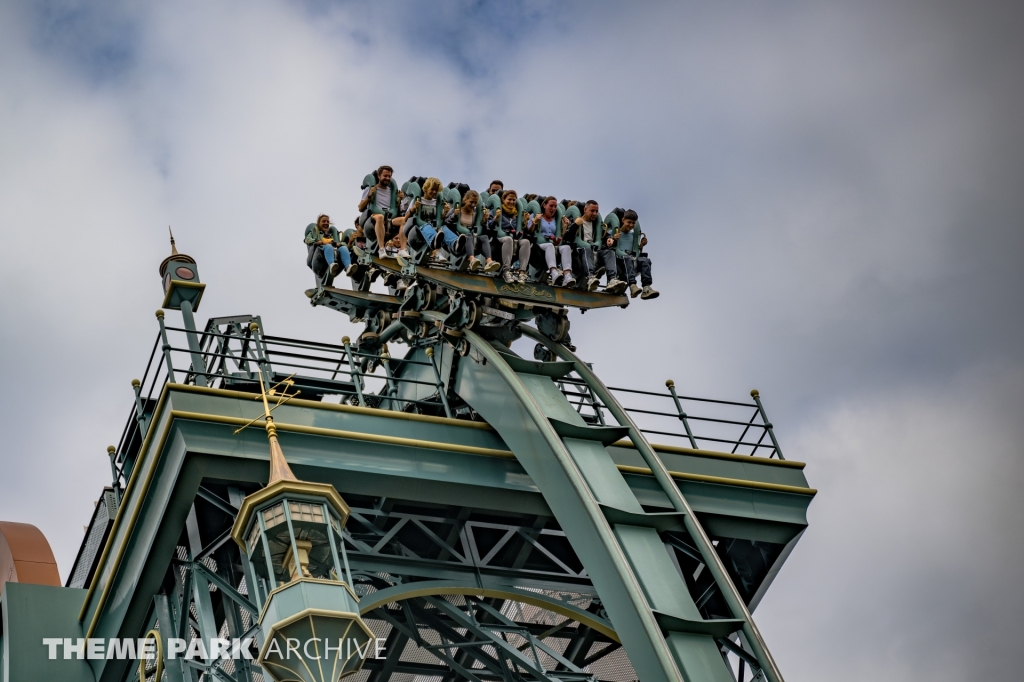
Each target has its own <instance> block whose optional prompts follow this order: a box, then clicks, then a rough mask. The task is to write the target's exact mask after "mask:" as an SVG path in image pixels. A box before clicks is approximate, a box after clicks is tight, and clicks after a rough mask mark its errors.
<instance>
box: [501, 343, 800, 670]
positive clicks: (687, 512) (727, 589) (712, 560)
mask: <svg viewBox="0 0 1024 682" xmlns="http://www.w3.org/2000/svg"><path fill="white" fill-rule="evenodd" d="M519 328H520V329H521V330H522V331H523V333H524V334H526V335H527V336H529V337H531V338H533V339H534V340H536V341H539V342H540V343H542V344H544V346H546V347H547V348H548V350H550V351H551V352H553V353H554V354H555V355H557V356H558V357H560V358H562V359H563V360H568V361H570V362H573V363H575V367H576V373H577V374H579V375H580V377H582V378H583V379H584V380H585V381H586V382H587V383H588V385H589V386H590V389H591V390H592V391H594V392H595V393H596V394H597V396H598V397H599V398H601V400H602V401H603V402H604V403H605V405H606V406H607V409H608V411H609V412H611V413H612V416H614V417H615V419H616V420H617V421H618V422H619V424H621V425H623V426H627V427H629V435H630V439H631V440H632V441H633V444H634V445H636V449H637V451H638V452H639V453H640V455H641V456H642V457H643V458H644V461H645V462H646V463H647V466H649V467H650V468H651V471H652V473H653V474H654V477H655V478H656V479H657V480H658V483H660V484H661V487H662V490H663V491H664V492H665V494H666V495H668V499H669V501H670V502H671V503H672V506H673V507H674V508H675V510H676V511H678V512H681V513H682V514H683V524H684V525H685V527H686V530H687V531H688V532H689V534H690V537H691V538H692V539H693V540H694V542H695V543H696V544H697V548H698V549H699V550H700V554H701V557H703V559H704V563H705V564H706V565H707V567H708V569H709V570H710V571H711V574H712V576H713V577H714V578H715V582H716V583H718V586H719V591H720V593H721V594H722V596H723V597H724V598H725V601H726V603H727V604H728V605H729V608H730V610H731V611H732V612H733V614H736V615H738V616H739V617H740V618H741V619H742V620H743V634H744V635H745V636H746V639H747V642H748V643H749V644H750V648H751V649H752V650H753V653H754V656H755V657H756V658H757V661H758V664H759V665H760V666H761V670H762V672H763V673H764V675H765V677H766V678H767V680H768V682H783V677H782V673H781V671H779V668H778V665H776V663H775V659H774V658H773V657H772V655H771V652H770V651H769V650H768V646H767V644H765V641H764V638H763V637H762V636H761V632H760V630H758V629H757V625H756V624H755V623H754V618H753V616H751V614H750V610H749V609H748V608H747V604H746V602H744V601H743V597H742V596H741V595H740V593H739V590H738V589H736V584H735V583H734V582H733V581H732V577H731V576H730V575H729V572H728V571H727V570H726V568H725V564H724V563H723V562H722V558H721V557H720V556H719V555H718V552H717V551H716V550H715V546H714V545H713V544H711V538H709V537H708V534H707V533H706V532H705V531H704V527H703V526H702V525H701V524H700V522H699V521H698V520H697V516H696V514H694V511H693V508H692V507H691V506H690V503H689V502H688V501H687V499H686V497H685V496H684V495H683V493H682V491H681V490H679V486H677V485H676V483H675V481H674V480H673V479H672V476H671V474H670V473H669V471H668V468H667V467H666V466H665V463H664V462H662V461H661V458H660V457H658V455H657V453H656V452H655V451H654V449H653V448H652V447H651V445H650V443H648V442H647V439H646V438H644V436H643V434H642V433H641V431H640V429H639V428H638V427H637V425H636V424H635V423H633V420H632V418H631V417H630V416H629V413H627V412H626V411H625V410H624V409H623V408H622V406H620V405H619V404H618V401H617V400H616V399H615V397H614V396H613V395H612V393H611V391H610V390H609V389H608V387H606V386H605V385H604V383H603V382H602V381H601V380H600V378H598V376H597V375H596V374H594V372H593V371H592V370H591V369H590V367H589V366H588V365H587V364H586V363H585V362H583V361H582V360H580V359H579V358H578V357H577V356H576V355H575V354H574V353H572V352H571V351H570V350H569V349H567V348H565V347H564V346H562V345H561V344H557V343H555V342H553V341H552V340H551V339H549V338H547V337H546V336H544V335H543V334H541V333H540V332H539V331H537V330H536V329H534V328H532V327H529V326H527V325H520V326H519Z"/></svg>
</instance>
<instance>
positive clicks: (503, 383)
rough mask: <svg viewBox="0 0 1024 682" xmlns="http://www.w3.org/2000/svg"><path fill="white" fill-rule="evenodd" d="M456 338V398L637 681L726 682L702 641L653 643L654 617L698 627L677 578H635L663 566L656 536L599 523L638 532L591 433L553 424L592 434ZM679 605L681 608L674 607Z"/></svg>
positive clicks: (564, 403) (482, 349) (544, 390)
mask: <svg viewBox="0 0 1024 682" xmlns="http://www.w3.org/2000/svg"><path fill="white" fill-rule="evenodd" d="M465 334H466V337H467V339H468V340H469V341H470V343H471V348H472V350H471V352H470V354H469V356H468V358H469V359H470V362H463V363H461V364H460V365H459V370H458V377H457V383H456V392H457V393H458V394H459V395H460V396H461V397H462V398H463V399H465V400H466V402H467V403H469V404H470V405H471V406H472V407H473V409H474V410H476V411H477V412H478V413H479V414H480V415H481V416H482V417H483V418H484V419H485V420H487V422H488V423H489V424H491V425H492V426H493V427H494V428H495V429H496V430H497V431H498V433H500V434H501V435H502V437H503V438H504V440H505V442H506V443H508V444H509V446H510V447H511V448H512V450H513V452H515V453H516V457H517V458H518V459H519V461H520V462H521V463H522V464H523V468H524V469H526V471H527V473H529V474H530V477H531V479H532V480H533V481H534V482H535V483H536V484H537V486H538V487H539V488H540V490H541V492H542V494H543V495H544V498H545V500H546V501H547V503H548V505H549V506H550V507H551V509H552V511H553V512H554V514H555V517H556V518H557V519H558V521H559V524H560V525H561V527H562V529H563V530H564V531H565V532H566V534H567V536H568V538H569V540H570V542H571V544H572V545H573V548H574V549H575V551H576V553H577V554H578V555H579V556H580V558H581V560H582V561H583V564H584V565H585V566H586V568H587V572H588V574H589V575H590V577H591V579H592V580H593V582H594V585H595V587H596V588H597V591H598V594H599V595H600V596H601V599H602V601H603V602H604V604H605V606H606V608H607V609H608V613H609V615H610V617H611V620H612V623H613V624H614V625H615V628H616V631H617V632H618V633H619V636H620V638H621V639H622V642H623V645H624V647H625V649H626V652H627V654H628V655H629V658H630V661H631V662H632V663H633V667H634V668H635V669H636V671H637V673H638V674H639V675H640V677H641V679H643V680H645V681H646V680H687V682H695V678H693V677H692V676H690V674H689V673H691V672H693V671H696V670H698V669H699V670H701V671H702V675H704V677H702V678H699V679H702V680H704V679H706V680H709V681H711V682H719V681H720V680H721V681H723V682H724V681H725V680H729V679H731V673H730V671H729V669H728V667H727V666H726V664H725V662H724V660H723V659H722V657H721V655H720V654H718V653H717V645H716V644H715V642H714V639H713V637H712V636H711V635H709V634H692V633H691V634H692V636H691V637H687V638H682V639H680V638H674V637H673V638H666V636H665V635H664V634H663V631H662V630H663V623H660V622H659V620H658V618H657V616H656V611H658V612H659V613H664V614H665V615H667V616H670V617H671V618H673V619H675V620H677V621H679V622H692V623H694V628H696V627H697V625H696V623H697V622H698V621H701V619H700V617H699V614H698V613H697V609H696V606H695V605H694V604H693V601H692V599H691V598H690V596H689V591H688V590H687V588H686V585H685V583H684V582H683V580H682V578H681V576H680V575H679V574H678V572H677V571H675V570H671V571H661V570H655V571H647V570H644V571H643V572H640V571H638V569H637V566H638V565H641V564H643V563H644V562H646V561H649V560H650V558H651V557H653V556H659V555H663V556H664V559H665V562H666V563H668V561H669V558H668V554H667V551H666V549H665V546H664V543H663V542H662V540H661V539H660V537H659V536H658V532H657V530H655V528H653V527H643V526H635V525H632V524H627V523H615V522H611V521H610V520H609V519H608V518H606V514H607V511H606V510H612V512H613V514H612V517H613V518H619V519H621V518H623V516H622V515H620V514H615V513H614V512H625V513H626V515H627V516H626V517H625V518H630V519H631V520H637V521H640V522H641V523H642V522H643V519H644V517H646V516H648V515H647V514H645V513H644V510H643V508H642V507H641V506H640V503H639V502H638V501H637V499H636V497H635V496H634V495H633V494H632V492H631V490H630V488H629V486H628V484H627V483H626V481H625V479H624V478H623V476H622V474H621V473H620V472H619V471H618V469H616V468H615V465H614V462H613V461H612V459H611V456H610V454H609V453H608V452H607V450H606V448H605V446H604V445H603V444H602V442H601V441H602V440H603V433H601V429H594V433H595V438H594V439H593V440H584V439H582V438H569V437H567V438H564V440H563V437H562V436H560V435H559V433H558V430H557V429H556V427H555V423H556V422H557V421H561V422H565V423H568V424H571V425H573V426H575V427H576V430H577V432H578V433H580V435H582V433H585V432H586V430H587V429H588V428H594V427H589V426H588V425H587V424H586V423H585V422H584V421H583V419H582V418H581V417H580V415H579V414H578V413H577V412H576V410H575V409H573V407H572V405H570V404H569V402H568V400H566V398H565V396H564V395H563V394H562V393H561V391H559V390H558V388H557V386H555V384H554V382H553V381H552V379H551V377H550V376H545V375H542V374H525V373H524V374H520V373H517V372H516V371H514V370H513V369H512V367H511V366H510V364H509V363H508V362H506V360H505V357H506V356H507V355H508V353H507V352H504V353H503V352H500V351H499V350H498V348H497V347H495V346H492V345H491V344H490V343H489V342H488V341H486V340H484V339H483V338H481V337H480V336H479V335H477V334H476V333H474V332H472V331H466V332H465ZM624 538H625V540H624ZM661 592H668V593H671V594H673V595H675V597H674V598H675V599H677V600H678V602H672V603H668V602H665V601H659V602H655V604H651V603H650V599H651V598H652V595H654V594H657V593H661ZM687 602H688V606H689V608H684V607H682V606H680V605H679V604H680V603H682V604H685V603H687ZM657 607H661V608H657ZM662 609H664V610H662ZM694 616H696V617H694ZM708 652H712V653H714V657H713V658H709V657H708V656H707V653H708ZM716 659H717V660H716ZM694 661H697V663H695V662H694ZM687 666H690V667H691V668H693V670H692V671H691V670H690V669H688V667H687ZM693 666H696V667H695V668H694V667H693ZM708 671H710V674H711V676H707V674H706V673H708Z"/></svg>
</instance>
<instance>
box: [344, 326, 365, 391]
mask: <svg viewBox="0 0 1024 682" xmlns="http://www.w3.org/2000/svg"><path fill="white" fill-rule="evenodd" d="M351 341H352V340H351V339H350V338H348V337H347V336H343V337H341V343H342V345H343V346H345V355H347V356H348V370H349V374H350V375H351V376H352V384H353V385H354V386H355V387H356V397H357V398H359V407H366V400H364V399H363V375H362V374H361V373H360V372H359V370H357V369H356V365H355V363H354V362H352V346H351Z"/></svg>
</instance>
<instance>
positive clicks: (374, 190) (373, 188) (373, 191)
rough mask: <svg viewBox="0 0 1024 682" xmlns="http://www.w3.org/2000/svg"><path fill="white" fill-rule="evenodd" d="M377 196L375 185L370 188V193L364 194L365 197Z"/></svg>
mask: <svg viewBox="0 0 1024 682" xmlns="http://www.w3.org/2000/svg"><path fill="white" fill-rule="evenodd" d="M375 196H377V185H374V186H373V187H371V188H370V193H369V194H367V195H366V198H367V199H372V198H374V197H375Z"/></svg>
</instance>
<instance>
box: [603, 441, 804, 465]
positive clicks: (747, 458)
mask: <svg viewBox="0 0 1024 682" xmlns="http://www.w3.org/2000/svg"><path fill="white" fill-rule="evenodd" d="M612 447H616V448H629V449H631V450H636V446H635V445H633V442H632V441H629V440H625V439H624V440H618V441H615V442H614V443H612ZM651 447H652V448H654V449H655V450H656V451H657V452H671V453H675V454H678V455H692V456H694V457H710V458H713V459H728V460H731V461H733V462H746V463H749V464H767V465H768V466H776V467H789V468H791V469H803V468H804V467H805V466H807V465H806V464H805V463H803V462H795V461H793V460H790V459H768V458H767V457H757V456H754V455H736V454H733V453H731V452H718V451H716V450H701V449H700V448H684V447H681V446H678V445H655V444H653V443H652V444H651Z"/></svg>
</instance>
